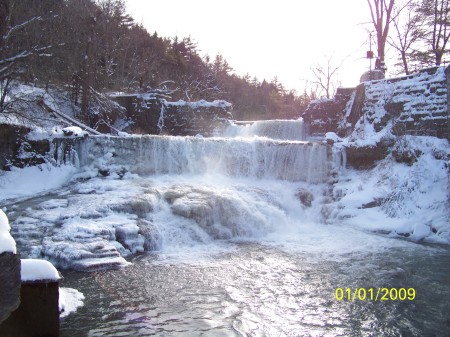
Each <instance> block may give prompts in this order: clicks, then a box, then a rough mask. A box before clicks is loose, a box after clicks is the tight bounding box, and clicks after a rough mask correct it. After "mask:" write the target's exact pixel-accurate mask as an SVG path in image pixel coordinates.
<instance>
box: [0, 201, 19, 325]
mask: <svg viewBox="0 0 450 337" xmlns="http://www.w3.org/2000/svg"><path fill="white" fill-rule="evenodd" d="M9 230H10V227H9V222H8V218H7V217H6V214H5V213H4V212H3V211H2V210H1V209H0V324H1V323H2V322H3V321H4V320H5V319H7V318H8V316H9V315H10V314H11V312H13V311H14V310H16V309H17V307H18V306H19V304H20V259H19V256H18V255H17V251H16V242H15V241H14V239H13V238H12V236H11V234H9ZM0 326H1V325H0Z"/></svg>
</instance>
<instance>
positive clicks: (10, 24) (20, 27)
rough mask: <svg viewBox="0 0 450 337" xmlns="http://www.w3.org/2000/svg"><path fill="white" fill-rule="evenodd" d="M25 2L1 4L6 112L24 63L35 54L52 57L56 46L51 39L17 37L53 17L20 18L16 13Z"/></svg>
mask: <svg viewBox="0 0 450 337" xmlns="http://www.w3.org/2000/svg"><path fill="white" fill-rule="evenodd" d="M23 5H24V4H23V3H21V2H17V1H14V0H7V1H2V2H1V3H0V10H1V11H0V13H1V14H0V84H1V85H0V89H1V90H0V112H5V111H6V108H7V106H8V105H10V104H6V103H7V99H6V98H7V96H8V93H9V90H10V85H11V83H12V80H13V79H15V78H17V77H18V76H20V75H21V74H23V73H24V68H25V67H24V65H25V63H26V62H29V60H30V59H31V58H32V57H34V56H49V50H50V49H52V48H54V47H55V45H54V44H52V43H49V42H48V41H46V42H47V43H45V42H42V41H39V42H36V41H32V42H31V44H26V43H18V42H17V41H16V40H20V39H17V37H18V36H19V35H20V34H22V33H23V32H24V31H25V30H27V31H33V29H35V30H36V29H37V28H36V26H35V25H36V24H37V23H40V22H43V21H47V20H49V19H51V18H52V17H53V15H52V14H50V15H49V16H47V17H44V16H42V15H35V16H30V17H26V18H20V20H17V18H16V17H15V14H16V13H20V12H21V11H22V10H23V8H22V7H21V6H23Z"/></svg>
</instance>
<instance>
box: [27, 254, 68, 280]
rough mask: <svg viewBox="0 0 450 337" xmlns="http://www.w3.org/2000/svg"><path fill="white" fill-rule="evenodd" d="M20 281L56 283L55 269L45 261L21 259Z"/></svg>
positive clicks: (58, 277) (56, 274) (57, 274)
mask: <svg viewBox="0 0 450 337" xmlns="http://www.w3.org/2000/svg"><path fill="white" fill-rule="evenodd" d="M20 275H21V279H22V282H23V281H44V280H45V281H58V280H59V279H60V278H61V277H60V276H59V273H58V271H57V270H56V268H55V267H54V266H53V265H52V264H51V263H50V262H48V261H46V260H37V259H21V272H20Z"/></svg>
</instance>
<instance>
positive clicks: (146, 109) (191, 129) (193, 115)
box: [114, 92, 233, 136]
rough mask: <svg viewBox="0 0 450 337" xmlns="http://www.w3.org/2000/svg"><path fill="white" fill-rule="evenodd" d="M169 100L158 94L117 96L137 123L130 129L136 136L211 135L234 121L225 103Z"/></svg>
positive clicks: (229, 105)
mask: <svg viewBox="0 0 450 337" xmlns="http://www.w3.org/2000/svg"><path fill="white" fill-rule="evenodd" d="M166 98H167V97H165V96H163V95H162V94H159V93H157V92H154V93H149V94H135V95H121V96H115V97H114V99H115V100H116V101H117V102H118V103H119V104H120V105H122V106H124V107H125V108H126V110H127V115H128V117H129V118H130V119H131V120H132V121H133V122H134V124H133V125H130V126H129V127H128V130H130V131H131V132H133V133H141V134H153V135H159V134H166V135H173V136H195V135H197V134H202V135H204V136H212V135H214V132H215V130H216V129H218V128H219V129H220V128H224V127H225V125H226V122H227V121H228V120H230V119H232V118H233V116H232V115H231V110H232V106H231V104H230V103H228V102H226V101H214V102H207V101H203V100H201V101H198V102H185V101H178V102H169V101H167V100H166Z"/></svg>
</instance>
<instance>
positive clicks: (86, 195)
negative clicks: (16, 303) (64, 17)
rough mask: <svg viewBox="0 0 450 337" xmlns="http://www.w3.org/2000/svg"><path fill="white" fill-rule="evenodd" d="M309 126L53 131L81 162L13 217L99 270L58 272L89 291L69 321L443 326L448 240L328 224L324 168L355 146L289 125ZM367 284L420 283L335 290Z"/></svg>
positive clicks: (265, 328)
mask: <svg viewBox="0 0 450 337" xmlns="http://www.w3.org/2000/svg"><path fill="white" fill-rule="evenodd" d="M270 124H271V126H270V127H269V126H268V125H270ZM291 124H292V125H291ZM281 125H284V126H286V128H287V129H289V130H282V128H281ZM294 125H295V128H294V127H293V128H292V129H290V128H291V126H294ZM300 125H301V122H300V121H294V122H292V123H291V122H274V121H270V122H268V121H265V122H256V123H255V124H254V125H252V126H243V127H242V126H239V128H241V129H240V130H241V131H242V130H245V132H244V131H242V132H241V131H240V132H241V134H240V135H238V132H235V134H233V135H231V134H228V137H215V138H200V137H171V136H133V137H103V136H101V137H89V138H87V139H84V140H81V142H80V144H77V145H76V146H72V145H70V144H66V143H64V142H58V141H56V142H55V146H54V148H53V150H54V152H55V153H56V154H57V153H59V155H58V158H64V155H63V154H64V153H70V155H69V156H67V159H68V160H69V161H70V160H73V159H74V158H76V160H75V162H76V163H78V164H79V165H80V168H81V171H80V173H79V174H78V175H76V176H74V178H73V180H72V182H71V183H70V184H69V185H67V186H65V187H64V188H63V189H61V190H58V191H55V192H54V193H52V194H49V195H45V196H40V197H38V198H35V199H32V200H27V201H25V202H23V203H22V204H18V205H15V206H14V207H15V208H14V214H13V215H12V217H11V222H12V223H13V224H14V225H13V226H12V228H13V235H14V237H15V238H16V241H17V243H18V245H19V248H20V250H21V253H22V255H23V257H26V255H27V254H28V255H30V256H33V257H44V258H47V259H50V260H52V261H53V262H54V263H55V264H56V265H57V266H58V267H60V268H64V267H66V268H72V269H79V270H83V271H89V270H96V271H95V272H93V273H79V272H73V271H72V272H66V271H64V280H63V281H62V285H63V286H66V287H67V286H68V287H73V288H76V289H78V290H80V291H81V292H82V293H84V295H85V297H86V300H85V306H84V307H83V308H81V309H79V310H78V312H77V313H75V314H72V315H69V316H68V317H66V318H64V319H63V320H62V322H61V329H62V330H61V336H71V337H74V336H87V335H88V336H118V335H123V336H152V335H160V336H200V335H206V336H363V335H380V336H381V335H382V336H400V335H408V336H409V335H410V336H423V335H439V334H442V332H443V331H445V333H447V332H448V330H449V329H448V323H446V321H445V319H446V318H445V317H443V316H442V317H441V316H439V315H438V314H437V313H446V312H449V310H450V308H449V306H448V301H447V300H446V299H447V298H448V297H449V296H450V293H449V288H448V274H446V273H445V272H442V269H443V268H442V265H448V263H449V261H450V254H449V253H448V252H446V251H439V252H436V251H435V250H433V249H432V248H428V247H424V248H420V249H419V248H417V247H416V246H415V244H413V243H410V242H404V241H399V240H389V239H387V238H386V237H384V236H379V235H372V234H370V233H365V232H361V231H357V230H354V229H352V228H343V227H340V226H333V225H324V224H323V223H322V222H323V219H324V217H326V216H327V214H328V213H329V212H330V210H329V208H328V207H327V206H328V205H327V204H326V202H329V199H330V196H329V194H328V185H327V184H326V182H327V181H328V177H329V175H330V172H332V170H333V167H335V166H336V165H339V163H342V162H345V156H343V155H342V153H339V152H338V153H332V151H331V149H330V148H329V147H328V146H327V145H325V144H322V143H309V142H304V141H301V140H299V139H303V137H304V135H299V134H296V133H295V132H293V131H292V130H293V129H295V130H296V132H297V131H298V130H299V128H298V126H300ZM277 128H278V129H277ZM274 129H277V131H276V132H275V131H273V130H274ZM300 129H301V128H300ZM269 130H270V131H269ZM235 131H236V129H235ZM249 131H251V132H249ZM227 132H231V131H230V129H229V130H228V131H227ZM274 138H276V139H274ZM68 145H70V146H68ZM67 151H68V152H67ZM74 151H75V152H76V157H75V156H74ZM62 162H64V160H62V161H59V163H62ZM144 252H146V253H147V254H141V253H144ZM387 253H388V254H387ZM436 254H440V255H439V258H435V256H436ZM411 261H413V262H411ZM130 262H132V265H130ZM123 266H127V267H126V268H124V269H119V270H98V269H102V268H107V269H110V268H115V267H123ZM430 275H432V277H431V276H430ZM429 284H433V287H430V286H429ZM358 287H360V288H361V287H364V288H369V287H389V288H398V289H400V288H414V289H416V290H417V293H418V294H420V296H419V295H418V296H417V299H416V300H415V301H410V302H407V301H403V302H400V301H391V302H389V303H387V302H374V301H369V300H365V301H344V300H342V301H338V300H337V299H336V298H335V291H336V288H343V289H346V288H351V289H357V288H358ZM375 289H376V288H375ZM429 303H433V305H434V307H433V309H431V308H430V306H429ZM399 317H401V319H399ZM429 322H432V323H431V324H429Z"/></svg>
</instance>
